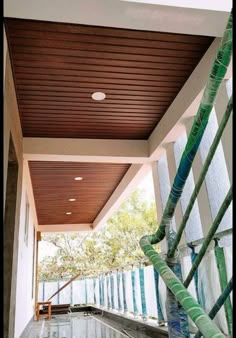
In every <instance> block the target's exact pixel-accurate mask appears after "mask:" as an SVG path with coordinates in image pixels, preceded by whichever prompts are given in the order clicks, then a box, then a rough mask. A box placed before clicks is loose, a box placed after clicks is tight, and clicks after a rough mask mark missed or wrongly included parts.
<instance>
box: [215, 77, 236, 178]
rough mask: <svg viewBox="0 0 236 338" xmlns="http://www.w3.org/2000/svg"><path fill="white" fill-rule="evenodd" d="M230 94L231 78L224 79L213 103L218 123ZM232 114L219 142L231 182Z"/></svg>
mask: <svg viewBox="0 0 236 338" xmlns="http://www.w3.org/2000/svg"><path fill="white" fill-rule="evenodd" d="M231 95H232V78H231V79H229V80H224V81H223V83H222V85H221V87H220V91H219V94H218V95H217V99H216V103H215V111H216V117H217V121H218V124H220V122H221V120H222V118H223V116H224V113H225V110H226V107H227V103H228V101H229V98H230V97H231ZM232 115H233V114H231V117H230V119H229V121H228V123H227V126H226V127H225V130H224V133H223V135H222V137H221V142H222V146H223V151H224V155H225V161H226V166H227V170H228V175H229V180H230V182H231V183H232V154H233V142H232V140H233V137H232V130H233V125H232V123H233V117H232Z"/></svg>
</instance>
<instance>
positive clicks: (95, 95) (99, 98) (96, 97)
mask: <svg viewBox="0 0 236 338" xmlns="http://www.w3.org/2000/svg"><path fill="white" fill-rule="evenodd" d="M105 97H106V95H105V94H104V93H102V92H95V93H93V94H92V99H94V100H95V101H102V100H104V99H105Z"/></svg>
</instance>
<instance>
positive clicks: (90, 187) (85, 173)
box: [29, 161, 130, 225]
mask: <svg viewBox="0 0 236 338" xmlns="http://www.w3.org/2000/svg"><path fill="white" fill-rule="evenodd" d="M129 167H130V164H110V163H78V162H47V161H29V169H30V175H31V180H32V186H33V192H34V198H35V204H36V211H37V217H38V222H39V225H49V224H82V223H92V222H93V221H94V219H95V217H96V216H97V214H98V213H99V212H100V210H101V209H102V208H103V206H104V205H105V203H106V202H107V200H108V199H109V197H110V196H111V194H112V193H113V191H114V190H115V188H116V187H117V185H118V184H119V182H120V181H121V179H122V178H123V176H124V174H125V173H126V172H127V170H128V169H129ZM75 177H82V178H83V180H82V181H76V180H75V179H74V178H75ZM70 198H75V199H76V201H73V202H70V201H69V199H70ZM66 212H72V214H71V215H67V214H66Z"/></svg>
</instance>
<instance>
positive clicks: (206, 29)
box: [4, 0, 232, 37]
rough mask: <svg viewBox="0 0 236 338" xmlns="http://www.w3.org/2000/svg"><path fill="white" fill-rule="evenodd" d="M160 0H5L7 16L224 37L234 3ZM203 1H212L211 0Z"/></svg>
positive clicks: (226, 1)
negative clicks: (155, 0) (209, 4)
mask: <svg viewBox="0 0 236 338" xmlns="http://www.w3.org/2000/svg"><path fill="white" fill-rule="evenodd" d="M158 2H159V3H158V4H150V3H147V2H146V3H145V1H143V3H137V2H133V1H119V0H109V1H107V0H86V1H84V0H70V1H69V3H68V1H65V0H57V2H56V7H55V1H48V0H41V1H38V0H21V1H19V0H4V16H5V17H14V18H23V19H33V20H44V21H54V22H68V23H79V24H87V25H98V26H107V27H118V28H130V29H141V30H150V31H159V32H172V33H183V34H195V35H208V36H216V37H221V36H222V34H223V32H224V29H225V26H226V22H227V19H228V16H229V12H230V10H231V7H232V1H231V0H224V1H221V5H220V6H219V0H217V3H216V5H215V2H216V0H215V1H213V0H212V3H213V4H212V5H211V6H210V8H212V10H209V6H207V7H206V6H205V7H206V8H208V9H203V8H201V7H204V6H203V5H202V3H203V0H201V2H200V4H199V5H196V4H198V1H195V5H194V6H193V4H192V5H191V4H190V5H189V4H188V2H189V1H188V2H187V4H186V1H185V4H184V3H183V0H182V4H184V5H182V6H181V7H178V6H179V5H180V3H181V1H180V0H179V1H178V2H177V3H176V1H175V3H176V4H175V5H174V2H173V1H172V2H173V4H171V3H170V1H168V5H165V2H164V1H162V3H161V1H158ZM190 2H191V3H193V1H190ZM204 2H205V3H209V0H208V1H204ZM214 5H215V6H214ZM185 6H186V7H185ZM191 7H192V8H191ZM193 7H195V8H193ZM196 7H197V8H196ZM215 8H216V9H215Z"/></svg>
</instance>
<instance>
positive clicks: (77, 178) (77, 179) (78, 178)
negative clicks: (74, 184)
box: [74, 176, 83, 181]
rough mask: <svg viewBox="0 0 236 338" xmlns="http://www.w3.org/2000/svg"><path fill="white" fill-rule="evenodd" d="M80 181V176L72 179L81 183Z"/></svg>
mask: <svg viewBox="0 0 236 338" xmlns="http://www.w3.org/2000/svg"><path fill="white" fill-rule="evenodd" d="M82 179H83V177H80V176H78V177H75V178H74V180H75V181H82Z"/></svg>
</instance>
